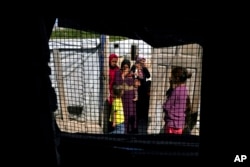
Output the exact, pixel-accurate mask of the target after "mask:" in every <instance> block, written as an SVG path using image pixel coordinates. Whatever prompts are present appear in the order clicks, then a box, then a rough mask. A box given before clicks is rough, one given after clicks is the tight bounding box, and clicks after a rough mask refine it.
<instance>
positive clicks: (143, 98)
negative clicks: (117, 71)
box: [131, 57, 150, 124]
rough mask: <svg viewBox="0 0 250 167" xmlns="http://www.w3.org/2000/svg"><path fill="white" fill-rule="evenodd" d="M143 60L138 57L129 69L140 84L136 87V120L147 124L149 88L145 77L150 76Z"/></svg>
mask: <svg viewBox="0 0 250 167" xmlns="http://www.w3.org/2000/svg"><path fill="white" fill-rule="evenodd" d="M145 61H146V59H145V58H143V57H138V59H137V60H136V62H135V65H133V66H132V67H131V71H132V72H133V74H134V76H135V77H136V78H137V79H138V80H139V82H140V86H139V87H138V100H137V101H136V112H137V118H138V122H139V121H143V122H144V123H145V124H147V122H148V110H149V92H148V91H149V88H148V84H147V79H149V78H150V72H149V70H148V68H147V67H146V66H145Z"/></svg>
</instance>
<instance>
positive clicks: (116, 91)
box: [113, 85, 123, 97]
mask: <svg viewBox="0 0 250 167" xmlns="http://www.w3.org/2000/svg"><path fill="white" fill-rule="evenodd" d="M113 93H114V96H115V97H121V96H122V93H123V89H122V86H120V85H114V86H113Z"/></svg>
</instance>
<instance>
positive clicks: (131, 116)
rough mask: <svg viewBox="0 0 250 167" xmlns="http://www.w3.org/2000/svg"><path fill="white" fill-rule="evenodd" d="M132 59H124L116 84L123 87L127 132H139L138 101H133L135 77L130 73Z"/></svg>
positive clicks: (117, 72) (116, 76) (116, 75)
mask: <svg viewBox="0 0 250 167" xmlns="http://www.w3.org/2000/svg"><path fill="white" fill-rule="evenodd" d="M130 65H131V63H130V60H127V59H124V60H123V61H122V63H121V68H120V70H118V71H116V73H115V85H121V86H122V87H123V96H122V103H123V108H124V116H125V133H137V132H138V130H137V120H136V102H135V101H133V98H134V96H135V92H134V78H133V77H132V75H131V73H130Z"/></svg>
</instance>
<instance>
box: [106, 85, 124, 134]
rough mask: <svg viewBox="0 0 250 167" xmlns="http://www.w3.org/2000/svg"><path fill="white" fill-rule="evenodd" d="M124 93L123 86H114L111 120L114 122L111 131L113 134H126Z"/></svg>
mask: <svg viewBox="0 0 250 167" xmlns="http://www.w3.org/2000/svg"><path fill="white" fill-rule="evenodd" d="M122 94H123V89H122V87H121V86H117V85H114V86H113V95H114V99H113V103H112V108H111V114H110V118H109V121H110V122H112V127H113V128H114V130H113V131H111V132H110V133H111V134H124V133H125V124H124V121H125V118H124V111H123V104H122Z"/></svg>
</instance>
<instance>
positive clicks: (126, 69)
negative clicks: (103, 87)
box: [108, 54, 192, 134]
mask: <svg viewBox="0 0 250 167" xmlns="http://www.w3.org/2000/svg"><path fill="white" fill-rule="evenodd" d="M117 62H118V56H117V55H116V54H110V56H109V92H110V95H109V100H108V101H109V106H110V107H109V123H110V128H109V133H112V134H130V133H132V134H134V133H138V122H139V121H141V120H144V121H146V122H147V121H148V110H149V85H148V83H147V79H148V78H150V72H149V70H148V69H147V67H146V66H145V58H140V57H139V58H137V60H136V62H135V64H134V65H132V67H131V61H130V60H128V59H124V60H123V61H122V62H121V66H120V67H119V66H118V65H117ZM191 76H192V75H191V73H189V72H188V71H187V69H186V68H184V67H174V68H173V69H172V72H171V77H170V79H169V82H170V88H169V89H168V91H167V94H166V97H167V98H166V101H165V102H164V103H163V106H162V107H163V111H164V112H165V117H164V121H165V126H164V132H165V133H171V134H183V131H184V129H185V127H186V126H187V115H188V112H189V111H190V99H189V95H188V88H187V86H186V81H187V79H188V78H191Z"/></svg>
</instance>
